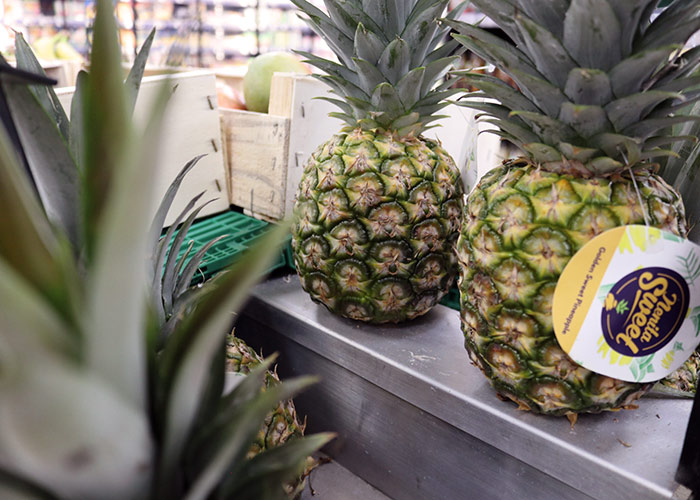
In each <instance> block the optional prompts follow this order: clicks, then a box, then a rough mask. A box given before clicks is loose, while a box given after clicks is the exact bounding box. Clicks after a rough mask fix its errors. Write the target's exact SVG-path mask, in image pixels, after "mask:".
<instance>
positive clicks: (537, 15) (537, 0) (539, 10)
mask: <svg viewBox="0 0 700 500" xmlns="http://www.w3.org/2000/svg"><path fill="white" fill-rule="evenodd" d="M517 3H518V5H519V6H520V8H521V9H522V10H523V12H525V14H527V15H528V16H529V17H530V19H532V20H533V21H534V22H536V23H537V24H539V25H540V26H542V27H543V28H544V29H546V30H548V31H549V32H550V33H552V34H553V35H554V36H555V37H557V38H559V39H561V38H562V36H563V34H564V16H565V15H566V10H567V8H568V7H569V2H568V1H567V0H548V1H546V2H542V1H541V0H518V1H517Z"/></svg>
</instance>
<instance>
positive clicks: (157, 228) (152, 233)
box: [147, 155, 206, 283]
mask: <svg viewBox="0 0 700 500" xmlns="http://www.w3.org/2000/svg"><path fill="white" fill-rule="evenodd" d="M204 156H206V155H199V156H195V157H194V158H192V159H191V160H190V161H188V162H187V163H186V164H185V166H184V167H183V168H182V169H181V170H180V172H178V174H177V175H176V176H175V179H173V181H172V182H171V183H170V186H168V189H167V191H166V192H165V194H164V195H163V198H162V199H161V201H160V205H159V206H158V210H156V214H155V215H154V216H153V220H152V221H151V227H150V229H149V230H148V235H149V237H148V239H149V241H150V242H151V248H152V250H151V251H150V252H149V253H148V256H149V259H150V265H149V266H147V267H148V271H149V275H148V282H149V283H155V277H156V276H160V274H161V272H162V269H163V261H162V260H161V262H160V264H157V261H158V260H159V256H158V253H157V252H156V249H157V247H158V241H159V240H160V234H161V232H162V231H163V226H164V225H165V218H166V217H167V216H168V212H169V211H170V207H171V206H172V204H173V201H174V200H175V196H176V195H177V192H178V190H179V189H180V186H181V185H182V181H183V180H184V179H185V176H186V175H187V174H188V173H189V172H190V170H192V169H193V168H194V166H195V165H197V163H199V160H201V159H202V158H204ZM173 226H177V224H173ZM168 241H169V240H168ZM162 258H163V259H164V258H165V257H164V256H163V257H162ZM159 266H160V267H159Z"/></svg>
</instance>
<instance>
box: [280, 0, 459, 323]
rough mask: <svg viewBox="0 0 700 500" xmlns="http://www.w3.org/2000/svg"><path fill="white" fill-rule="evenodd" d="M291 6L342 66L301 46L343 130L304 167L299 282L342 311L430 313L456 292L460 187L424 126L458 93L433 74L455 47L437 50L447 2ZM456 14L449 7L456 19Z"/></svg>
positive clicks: (397, 317) (371, 318)
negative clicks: (330, 92)
mask: <svg viewBox="0 0 700 500" xmlns="http://www.w3.org/2000/svg"><path fill="white" fill-rule="evenodd" d="M293 2H294V3H295V4H296V5H297V6H298V7H299V8H300V9H301V11H302V12H303V13H305V14H306V15H307V16H308V19H307V22H308V23H309V24H310V25H311V27H312V28H313V29H314V30H315V31H316V32H317V33H318V34H319V35H320V36H321V37H323V38H324V39H325V40H326V41H327V42H328V44H329V45H330V47H331V48H332V49H333V50H334V52H335V53H336V55H337V57H338V59H339V60H340V64H337V63H333V62H331V61H328V60H325V59H320V58H317V57H315V56H312V55H311V54H304V55H305V56H306V57H307V58H308V61H307V62H309V63H310V64H312V65H315V66H316V67H318V68H320V69H321V70H323V71H325V72H326V74H325V75H323V76H319V79H320V80H322V81H325V82H326V83H328V84H329V85H330V87H331V88H332V89H333V90H334V92H335V94H337V95H338V96H339V97H340V98H341V99H342V100H339V99H330V98H329V99H327V100H329V101H331V102H333V103H334V104H336V105H337V106H338V107H339V108H340V109H341V110H342V112H341V113H333V116H336V117H338V118H340V119H342V120H343V121H344V122H345V123H347V126H346V127H345V128H343V129H342V130H341V131H340V132H339V133H338V134H337V135H335V136H333V137H332V138H331V139H330V140H329V141H328V142H326V143H325V144H323V145H321V146H320V147H319V148H318V149H317V150H316V151H315V152H314V153H313V154H312V155H311V158H310V159H309V161H308V162H307V164H306V165H305V168H304V171H303V174H302V178H301V182H300V185H299V189H298V192H297V197H296V204H295V219H294V225H293V228H292V235H293V243H292V244H293V249H294V257H295V264H296V268H297V271H298V273H299V277H300V279H301V284H302V287H303V288H304V290H306V291H307V292H308V293H309V294H310V295H311V298H312V299H313V300H314V301H316V302H320V303H322V304H323V305H325V306H326V307H327V308H328V309H330V310H331V311H333V312H334V313H336V314H339V315H341V316H345V317H348V318H352V319H356V320H362V321H367V322H372V323H385V322H399V321H404V320H407V319H412V318H415V317H417V316H420V315H422V314H425V313H426V312H428V311H429V310H430V309H431V308H432V307H433V306H434V305H435V304H437V303H438V301H439V300H440V298H441V297H442V296H443V295H445V294H446V293H447V291H448V290H449V288H450V286H451V284H452V282H453V280H454V276H455V275H456V265H455V259H454V256H453V246H454V243H455V241H456V238H457V235H458V232H459V223H460V220H461V207H462V205H461V203H462V187H461V184H460V177H459V171H458V169H457V167H456V165H455V162H454V161H453V160H452V158H451V157H450V156H449V155H448V153H447V152H446V151H445V150H444V149H443V148H442V147H441V146H440V144H439V143H438V142H435V141H432V140H429V139H426V138H424V137H422V136H421V132H422V131H424V130H425V129H426V128H428V124H429V123H431V122H433V121H434V120H436V119H437V118H439V117H438V116H436V115H435V113H437V112H438V111H439V110H440V109H442V108H443V107H444V106H445V105H446V102H444V98H445V97H447V96H449V95H452V93H453V92H454V91H453V90H447V85H445V84H442V85H437V86H436V82H437V81H438V80H439V79H440V78H442V77H443V76H444V75H445V73H446V72H447V71H448V69H449V68H450V66H451V65H452V63H453V62H454V61H455V60H456V58H457V56H451V53H452V52H453V51H454V50H455V48H456V47H457V46H458V44H455V42H454V41H450V42H449V43H447V44H445V45H442V46H439V44H440V41H441V39H442V38H443V36H444V34H445V31H446V30H445V28H444V27H441V26H439V25H438V22H437V20H436V18H437V17H438V16H440V15H442V13H443V11H444V10H445V7H446V5H447V3H448V1H447V0H433V1H429V2H427V1H417V0H380V1H377V0H364V1H360V0H353V1H346V2H340V1H337V0H327V1H326V2H325V4H326V8H327V10H328V13H329V14H328V15H326V14H325V13H324V12H322V11H321V10H319V9H317V8H316V7H314V6H313V5H311V4H310V3H308V2H306V1H305V0H293ZM456 13H457V12H456V11H452V13H451V15H452V16H454V15H455V14H456Z"/></svg>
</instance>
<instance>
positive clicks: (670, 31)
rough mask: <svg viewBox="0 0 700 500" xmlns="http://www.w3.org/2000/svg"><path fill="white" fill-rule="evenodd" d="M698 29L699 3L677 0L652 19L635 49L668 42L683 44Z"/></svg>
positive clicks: (699, 17)
mask: <svg viewBox="0 0 700 500" xmlns="http://www.w3.org/2000/svg"><path fill="white" fill-rule="evenodd" d="M699 29H700V5H699V4H698V3H697V2H696V1H695V0H677V1H675V2H673V3H672V4H671V5H670V6H669V7H668V8H666V9H664V10H663V11H662V12H661V14H659V16H658V17H657V18H656V19H654V21H653V22H652V23H651V25H650V26H649V27H648V28H647V29H646V31H645V32H644V36H643V37H642V38H641V40H639V41H638V43H637V47H636V48H637V49H638V50H640V49H653V48H656V47H662V46H664V45H669V44H680V45H685V43H686V42H687V41H688V39H689V38H690V37H691V36H692V35H693V33H695V32H696V31H698V30H699Z"/></svg>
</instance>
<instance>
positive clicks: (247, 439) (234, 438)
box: [185, 377, 315, 500]
mask: <svg viewBox="0 0 700 500" xmlns="http://www.w3.org/2000/svg"><path fill="white" fill-rule="evenodd" d="M314 382H315V379H314V378H312V377H303V378H297V379H292V380H288V381H285V382H283V383H280V384H277V385H275V386H273V387H268V388H267V389H266V390H265V392H261V393H259V394H258V396H257V397H255V399H253V400H252V401H250V402H249V403H248V404H247V405H245V406H243V407H241V408H240V410H238V411H236V412H235V414H234V415H233V416H232V417H231V419H230V422H229V423H228V425H227V426H226V428H225V429H224V430H223V432H222V433H221V435H220V436H219V438H220V440H221V444H220V446H219V449H218V450H217V452H216V454H215V455H214V456H213V457H212V459H211V460H210V461H209V462H208V463H207V465H206V467H205V468H204V470H203V471H202V472H201V474H199V476H198V477H197V478H196V479H195V480H194V483H193V484H192V487H191V488H190V490H189V491H188V492H187V494H186V496H185V500H204V499H206V498H208V497H209V495H210V494H211V492H212V491H214V489H215V488H216V486H217V485H218V484H220V483H221V481H222V480H223V479H224V478H225V477H226V474H227V472H229V471H230V470H231V466H232V465H233V466H234V470H236V469H240V468H241V467H242V465H243V463H244V460H243V458H244V457H245V454H246V453H247V452H248V449H249V447H250V443H251V442H252V441H253V439H254V437H255V434H257V432H258V431H259V429H260V422H261V421H262V420H263V419H264V418H265V415H266V414H267V413H268V412H269V411H270V410H271V409H272V408H273V407H274V406H275V404H277V403H278V402H279V401H282V400H285V399H289V398H291V397H292V396H293V395H294V394H296V393H298V392H299V391H301V390H303V389H305V388H306V387H308V386H309V385H311V384H313V383H314Z"/></svg>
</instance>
